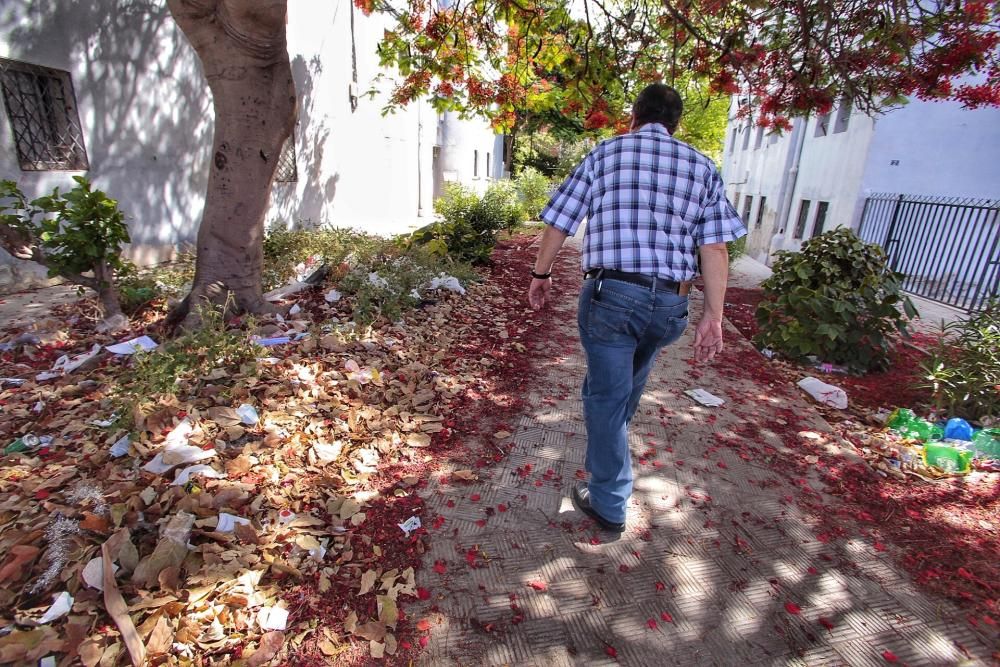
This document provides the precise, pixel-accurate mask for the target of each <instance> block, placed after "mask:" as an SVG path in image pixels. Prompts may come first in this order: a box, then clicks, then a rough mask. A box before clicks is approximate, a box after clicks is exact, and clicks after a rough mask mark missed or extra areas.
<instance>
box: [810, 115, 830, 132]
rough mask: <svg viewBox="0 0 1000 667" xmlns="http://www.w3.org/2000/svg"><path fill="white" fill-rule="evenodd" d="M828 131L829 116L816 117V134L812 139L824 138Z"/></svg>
mask: <svg viewBox="0 0 1000 667" xmlns="http://www.w3.org/2000/svg"><path fill="white" fill-rule="evenodd" d="M829 131H830V114H828V113H825V114H823V115H822V116H817V117H816V132H815V134H813V136H814V137H825V136H826V135H827V134H828V133H829Z"/></svg>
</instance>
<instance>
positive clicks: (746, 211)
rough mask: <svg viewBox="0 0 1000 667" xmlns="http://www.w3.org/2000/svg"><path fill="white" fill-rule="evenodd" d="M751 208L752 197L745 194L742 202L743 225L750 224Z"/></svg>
mask: <svg viewBox="0 0 1000 667" xmlns="http://www.w3.org/2000/svg"><path fill="white" fill-rule="evenodd" d="M751 208H753V197H752V196H750V195H747V198H746V201H744V202H743V226H744V227H749V226H750V209H751Z"/></svg>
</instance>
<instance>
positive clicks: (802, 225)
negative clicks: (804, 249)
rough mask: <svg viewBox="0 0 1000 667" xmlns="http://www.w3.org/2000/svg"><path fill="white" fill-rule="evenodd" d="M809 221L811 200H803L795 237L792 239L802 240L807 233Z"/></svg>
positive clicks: (800, 205)
mask: <svg viewBox="0 0 1000 667" xmlns="http://www.w3.org/2000/svg"><path fill="white" fill-rule="evenodd" d="M808 219H809V200H808V199H803V200H802V203H801V204H799V219H798V221H797V222H796V223H795V235H794V236H793V237H792V238H795V239H800V238H802V234H803V233H804V232H805V231H806V220H808Z"/></svg>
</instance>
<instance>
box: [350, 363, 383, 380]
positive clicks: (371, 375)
mask: <svg viewBox="0 0 1000 667" xmlns="http://www.w3.org/2000/svg"><path fill="white" fill-rule="evenodd" d="M344 369H345V370H346V371H347V379H348V380H354V381H355V382H357V383H358V384H368V383H369V382H376V383H378V382H380V381H381V375H379V372H378V370H376V369H374V368H361V367H360V366H359V365H358V362H356V361H354V359H348V360H347V363H345V364H344Z"/></svg>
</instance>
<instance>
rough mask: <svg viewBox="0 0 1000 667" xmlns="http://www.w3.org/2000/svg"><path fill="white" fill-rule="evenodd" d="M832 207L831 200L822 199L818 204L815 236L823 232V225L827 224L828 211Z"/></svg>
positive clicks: (814, 227)
mask: <svg viewBox="0 0 1000 667" xmlns="http://www.w3.org/2000/svg"><path fill="white" fill-rule="evenodd" d="M829 209H830V202H828V201H821V202H817V204H816V221H815V222H813V233H812V236H810V237H809V238H812V237H813V236H819V235H820V234H822V233H823V226H824V225H825V224H826V212H827V211H828V210H829Z"/></svg>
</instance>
